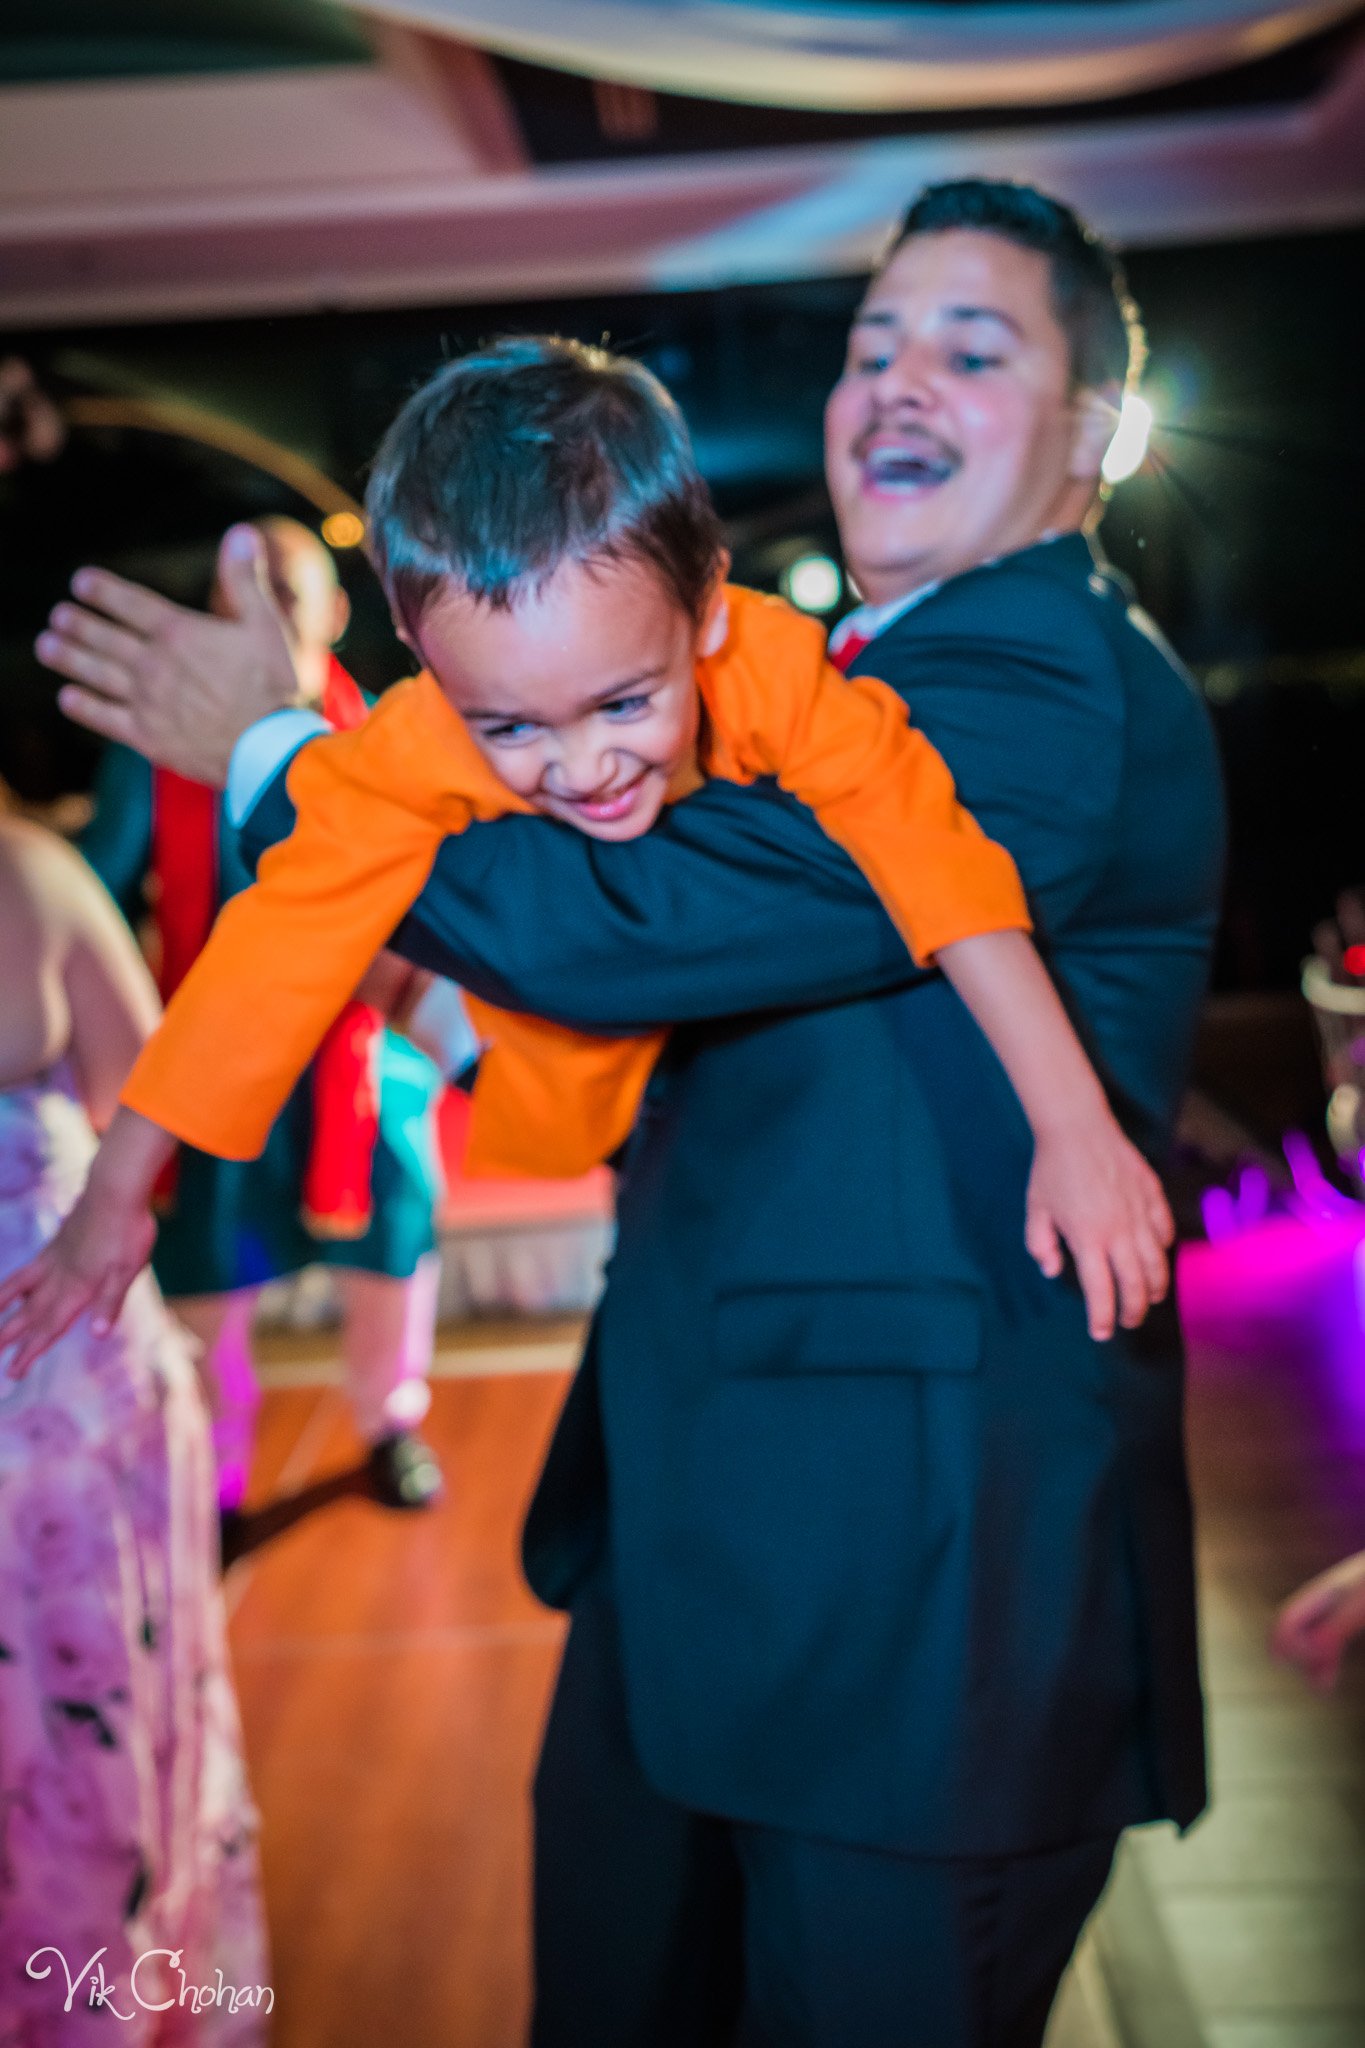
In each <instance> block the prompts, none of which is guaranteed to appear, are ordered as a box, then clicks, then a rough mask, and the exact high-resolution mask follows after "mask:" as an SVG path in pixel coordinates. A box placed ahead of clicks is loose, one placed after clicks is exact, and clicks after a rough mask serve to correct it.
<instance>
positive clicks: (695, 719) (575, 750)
mask: <svg viewBox="0 0 1365 2048" xmlns="http://www.w3.org/2000/svg"><path fill="white" fill-rule="evenodd" d="M726 625H727V620H726V615H725V599H724V593H723V590H722V588H721V584H720V577H719V575H718V577H717V581H716V587H715V589H714V591H713V594H712V597H711V599H710V601H709V603H708V605H707V609H706V612H705V615H704V617H703V619H702V621H701V624H700V626H699V625H698V623H697V622H696V620H694V619H693V618H692V617H691V616H690V615H689V614H688V612H687V611H685V610H684V609H683V607H682V606H681V605H680V604H679V603H678V600H677V598H676V597H675V596H674V595H673V593H672V592H671V591H670V589H669V588H668V586H667V584H666V583H665V582H664V580H663V578H662V577H661V576H660V575H659V573H658V571H657V570H655V569H654V568H652V567H651V566H650V564H649V563H647V562H642V561H640V560H638V559H634V558H631V557H627V558H625V559H624V560H621V561H612V560H609V559H608V560H599V561H596V562H592V563H588V564H584V563H581V562H573V561H566V562H564V563H561V565H560V567H559V568H558V569H556V570H555V572H554V574H553V575H552V576H551V577H549V579H548V580H547V581H546V582H545V583H543V584H542V585H541V586H540V588H539V589H538V590H535V589H533V590H528V591H526V592H524V593H523V594H521V595H519V596H517V597H515V598H514V600H513V602H512V604H511V606H510V608H508V609H506V610H500V609H495V608H494V607H493V606H492V605H489V604H486V603H481V602H479V601H478V600H477V599H474V598H472V597H470V596H469V595H468V593H467V592H466V591H464V590H462V589H461V588H460V587H459V586H458V585H457V584H454V583H452V584H451V585H450V587H449V589H448V590H446V591H443V592H442V593H441V595H440V596H439V597H437V598H435V599H434V600H433V601H432V603H431V604H429V605H428V607H427V609H426V610H425V612H424V613H423V615H422V621H421V627H420V631H419V633H418V636H417V638H418V642H419V644H418V645H417V646H416V647H415V649H414V651H415V652H416V653H417V654H419V655H420V656H421V659H422V660H423V661H424V662H425V664H426V666H427V667H428V668H429V669H430V670H431V672H432V674H433V675H434V676H435V678H436V680H437V682H438V683H439V684H440V686H441V689H442V690H443V692H444V693H445V695H446V697H447V698H448V699H449V701H450V703H451V704H453V705H454V707H455V709H456V710H457V711H458V712H459V713H460V715H461V716H462V717H463V719H464V721H465V723H466V725H467V726H468V727H469V730H470V732H471V733H472V735H473V737H474V741H475V744H476V745H477V746H478V749H479V751H480V753H481V754H483V756H484V758H485V759H486V760H487V761H488V762H489V764H490V766H491V767H492V768H493V770H494V772H495V774H496V775H497V776H498V777H499V778H500V779H501V780H502V781H503V782H505V783H506V784H507V787H508V788H509V789H511V790H513V791H515V793H516V794H517V795H518V796H520V797H524V798H525V799H526V800H527V801H528V802H529V803H531V804H533V805H534V806H535V808H536V810H538V811H543V812H544V813H545V815H546V816H547V817H551V818H559V819H561V820H562V821H563V822H564V823H565V824H566V825H573V826H574V827H576V829H577V830H578V831H580V832H586V833H588V834H589V835H590V836H591V837H592V838H594V839H638V838H639V836H640V835H641V833H643V832H648V830H649V828H650V826H651V825H653V823H654V822H655V820H656V818H657V817H658V815H659V812H660V810H661V809H662V807H663V804H664V802H665V800H666V799H668V798H669V797H672V796H679V795H681V794H683V793H685V791H686V790H687V789H688V788H689V787H691V786H692V785H693V783H694V782H695V779H696V748H697V736H698V728H699V723H700V715H701V713H700V698H699V696H698V692H697V683H696V675H695V664H696V662H697V660H698V658H699V657H700V656H702V655H706V654H713V653H715V652H716V651H717V650H718V649H719V647H720V646H721V645H722V644H723V642H724V639H725V632H726Z"/></svg>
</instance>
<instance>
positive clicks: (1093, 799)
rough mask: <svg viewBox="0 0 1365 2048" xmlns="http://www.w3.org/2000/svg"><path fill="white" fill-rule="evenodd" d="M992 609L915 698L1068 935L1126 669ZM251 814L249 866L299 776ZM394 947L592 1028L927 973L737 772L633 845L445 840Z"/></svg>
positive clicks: (970, 795) (1090, 854)
mask: <svg viewBox="0 0 1365 2048" xmlns="http://www.w3.org/2000/svg"><path fill="white" fill-rule="evenodd" d="M977 614H978V620H979V623H978V625H977V628H976V630H975V631H974V632H972V633H971V634H967V633H965V632H964V633H962V634H961V635H959V636H955V637H954V638H953V639H951V640H948V639H944V640H942V641H939V642H936V643H935V644H934V646H933V648H932V651H931V653H930V655H929V657H928V659H927V662H926V672H927V673H928V674H929V675H930V676H932V678H933V684H934V688H933V692H932V696H933V721H932V723H931V721H930V718H929V717H928V716H927V715H926V711H927V709H928V705H929V696H930V693H929V692H928V691H927V690H925V691H924V692H923V693H921V691H920V688H919V685H918V684H917V685H916V700H917V709H918V711H919V714H920V717H921V720H922V723H923V724H924V725H925V726H926V727H927V728H928V730H929V732H930V736H931V737H932V738H933V739H934V741H935V743H936V744H937V745H938V747H939V748H940V751H941V752H942V753H943V755H944V757H945V758H946V760H947V761H948V763H949V766H950V767H951V769H952V770H953V773H954V775H955V777H956V780H957V786H958V792H959V796H960V797H961V799H962V801H963V802H964V803H965V804H966V805H968V807H969V808H970V809H971V810H972V812H973V814H974V815H975V816H976V817H977V818H978V820H979V821H980V823H981V825H982V826H983V828H984V829H985V830H986V831H987V832H989V833H990V834H991V835H992V836H993V837H995V838H997V839H999V840H1000V841H1001V842H1002V843H1003V844H1004V845H1005V846H1007V847H1008V848H1009V850H1010V852H1011V854H1012V855H1013V856H1014V859H1015V861H1016V862H1017V864H1018V866H1019V869H1020V872H1021V874H1022V876H1023V880H1024V884H1025V887H1026V889H1027V892H1028V899H1029V905H1030V908H1031V910H1032V912H1033V915H1034V919H1035V922H1036V923H1037V925H1038V926H1039V927H1040V928H1041V929H1042V930H1044V931H1046V932H1048V933H1050V934H1054V935H1055V934H1057V933H1058V932H1061V931H1063V930H1064V929H1065V927H1066V925H1067V923H1068V921H1069V920H1070V919H1071V918H1072V917H1073V916H1074V915H1075V913H1076V910H1077V907H1078V905H1079V904H1080V903H1081V902H1082V901H1083V900H1084V898H1085V897H1086V896H1087V895H1088V894H1089V893H1090V892H1091V890H1093V888H1094V886H1095V881H1096V877H1097V875H1098V873H1099V872H1100V867H1101V863H1102V861H1103V859H1104V858H1105V856H1106V853H1107V849H1108V843H1109V832H1110V829H1111V819H1112V815H1113V802H1114V791H1115V788H1116V786H1117V782H1118V776H1119V769H1120V763H1121V758H1122V721H1121V718H1120V717H1119V716H1117V715H1116V712H1115V706H1114V689H1113V683H1112V677H1109V678H1108V679H1106V677H1105V676H1100V677H1099V678H1098V679H1097V677H1096V675H1095V674H1094V672H1093V670H1092V667H1091V664H1090V661H1089V650H1088V649H1087V648H1086V647H1085V645H1084V644H1082V645H1081V646H1080V648H1079V649H1078V648H1077V645H1076V643H1075V640H1074V636H1073V635H1072V634H1071V633H1070V632H1069V631H1068V630H1067V629H1066V622H1065V621H1061V620H1050V619H1049V618H1048V616H1047V615H1046V614H1045V613H1043V612H1042V611H1041V610H1040V608H1039V607H1037V606H1034V607H1033V609H1032V611H1031V612H1029V613H1022V612H1020V613H1019V614H1018V615H1017V616H1016V614H1015V613H1014V611H1013V610H1011V611H1010V613H1009V616H1008V617H1002V618H1001V619H1000V620H999V621H998V622H993V621H992V620H991V619H990V618H989V617H988V616H986V615H985V613H984V607H982V606H980V605H979V604H978V606H977ZM993 624H994V630H992V627H993ZM913 655H914V662H915V668H916V671H917V672H918V670H919V667H920V653H919V650H918V648H916V649H915V650H913ZM1111 666H1112V664H1111ZM1006 710H1008V713H1009V715H1008V716H1005V715H1003V714H1004V713H1005V711H1006ZM244 795H245V793H244ZM241 825H242V845H243V849H244V852H245V853H246V855H247V857H248V858H257V857H259V855H260V854H261V853H262V851H263V850H264V849H265V848H266V847H267V846H269V845H271V844H272V843H274V842H275V841H277V840H279V839H282V838H284V837H286V836H287V835H288V833H289V832H290V830H291V829H292V825H293V807H292V804H291V802H290V799H289V795H288V789H287V786H286V781H285V770H284V769H283V768H281V769H277V771H276V773H275V774H274V776H273V777H272V779H271V780H270V781H269V782H268V783H267V784H266V785H265V787H264V788H263V789H260V790H259V791H258V792H256V793H255V801H254V803H251V805H250V808H249V809H247V810H246V811H245V813H244V815H243V816H242V819H241ZM393 943H394V944H395V946H396V948H397V950H399V951H400V952H402V953H404V954H405V955H406V956H407V957H408V958H409V959H412V960H414V961H416V962H417V963H418V965H420V966H425V967H430V968H431V969H432V970H433V971H434V972H436V973H438V974H442V975H445V976H446V977H448V978H449V979H450V980H453V981H458V982H462V983H464V984H465V985H466V986H467V987H470V988H472V989H474V990H475V991H476V992H477V993H478V994H480V995H482V996H485V997H486V998H487V999H488V1000H489V1001H491V1002H496V1003H500V1004H502V1005H504V1006H505V1007H507V1008H510V1009H517V1010H528V1011H532V1012H534V1013H535V1014H536V1015H539V1016H548V1017H553V1018H556V1019H557V1020H558V1021H560V1022H561V1023H565V1024H573V1025H577V1026H578V1027H579V1028H580V1029H583V1030H588V1031H618V1030H619V1031H629V1030H645V1029H651V1028H653V1027H654V1026H656V1025H660V1024H668V1023H686V1022H690V1021H694V1020H700V1019H705V1018H720V1017H732V1016H743V1015H748V1014H753V1013H755V1012H761V1011H764V1010H769V1009H788V1008H804V1007H810V1006H817V1005H822V1004H825V1003H831V1002H842V1001H848V1000H852V999H856V998H858V997H862V996H867V995H871V994H874V993H876V992H877V991H879V990H886V989H891V988H896V987H904V986H906V985H908V984H909V983H912V982H914V981H916V980H918V979H920V978H921V976H920V974H919V972H918V971H917V970H916V969H915V968H914V966H913V965H912V963H911V962H910V960H909V959H908V957H907V955H906V951H905V944H904V941H903V939H902V938H901V937H900V935H899V934H898V933H897V931H896V928H895V926H894V925H893V924H892V922H891V920H890V918H889V917H888V916H887V914H886V912H885V911H884V910H883V908H882V906H881V904H880V903H879V902H878V899H877V896H876V894H875V892H874V891H873V890H872V888H871V887H870V886H869V884H868V882H867V881H866V879H865V878H864V877H863V876H862V875H861V874H860V873H859V871H858V869H857V867H856V866H855V864H854V863H853V861H852V860H850V858H849V857H848V855H847V854H846V853H845V852H844V851H843V849H842V848H841V847H838V846H836V845H835V844H834V843H833V842H832V841H831V840H830V838H829V837H828V835H827V834H826V833H825V832H824V831H822V829H821V827H820V826H819V824H818V823H817V822H816V820H815V818H814V817H813V816H812V815H811V813H810V812H809V811H808V810H807V809H806V808H805V807H804V806H803V805H801V804H799V803H797V802H795V801H794V800H793V799H792V798H791V797H789V796H787V795H786V794H785V793H783V792H780V791H777V790H774V789H772V788H770V787H767V786H764V785H760V786H758V787H756V788H752V789H741V788H738V787H736V786H735V785H734V784H731V783H727V782H722V781H714V782H711V783H708V784H707V786H706V787H705V788H704V789H702V790H700V791H698V792H697V794H696V795H694V796H690V797H687V798H685V799H684V800H683V801H682V802H681V803H678V804H675V805H673V806H672V807H671V808H670V809H669V810H668V811H667V812H666V813H665V814H664V816H663V817H662V818H661V819H660V821H659V823H658V824H657V825H656V826H655V827H654V828H653V830H652V831H650V832H649V833H647V834H646V835H645V836H644V837H643V838H642V839H637V840H632V841H629V842H627V843H625V844H622V845H610V844H607V843H604V842H602V841H599V840H593V839H589V838H587V837H585V836H584V835H583V834H582V833H577V832H574V831H572V830H570V829H569V828H568V827H567V826H562V825H559V824H556V823H555V822H554V821H552V820H550V819H545V818H507V819H504V820H502V821H500V822H499V823H497V824H496V825H475V826H473V827H472V828H471V829H470V830H469V831H468V832H466V833H463V834H462V835H461V836H460V837H459V838H456V839H447V840H446V841H445V842H444V843H443V844H442V846H441V848H440V851H439V852H438V854H437V857H436V862H435V865H434V867H433V869H432V873H431V876H430V878H429V880H428V882H427V886H426V888H425V889H424V890H423V892H422V894H421V896H420V898H419V899H418V901H417V902H416V903H415V904H414V905H413V908H412V910H411V912H410V913H409V915H408V916H407V917H406V918H404V920H403V922H402V924H401V925H400V926H399V927H398V930H397V932H396V934H395V936H394V941H393Z"/></svg>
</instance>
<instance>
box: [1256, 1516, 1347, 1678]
mask: <svg viewBox="0 0 1365 2048" xmlns="http://www.w3.org/2000/svg"><path fill="white" fill-rule="evenodd" d="M1362 1633H1365V1550H1360V1551H1357V1552H1356V1554H1355V1556H1354V1557H1347V1558H1343V1559H1342V1561H1341V1563H1340V1564H1334V1565H1333V1566H1332V1567H1331V1569H1330V1571H1325V1572H1320V1573H1319V1574H1318V1576H1317V1578H1315V1579H1310V1580H1309V1581H1308V1584H1307V1585H1306V1586H1300V1588H1299V1590H1298V1592H1297V1593H1295V1594H1293V1595H1291V1597H1290V1598H1289V1599H1288V1600H1286V1601H1285V1603H1284V1606H1283V1607H1282V1608H1281V1609H1280V1612H1279V1615H1278V1617H1277V1619H1276V1622H1275V1626H1274V1629H1273V1630H1272V1631H1271V1636H1270V1649H1271V1654H1272V1656H1275V1657H1278V1658H1279V1659H1280V1661H1281V1662H1282V1663H1284V1664H1296V1665H1297V1666H1298V1668H1299V1670H1300V1671H1301V1672H1302V1673H1303V1675H1304V1677H1305V1678H1306V1679H1307V1680H1308V1683H1309V1684H1310V1685H1311V1686H1314V1687H1315V1688H1316V1689H1317V1691H1318V1692H1329V1691H1330V1690H1331V1688H1332V1687H1333V1686H1334V1685H1335V1684H1336V1682H1337V1675H1338V1673H1339V1672H1340V1670H1341V1656H1342V1652H1343V1650H1344V1649H1345V1648H1346V1645H1347V1644H1348V1643H1349V1642H1350V1641H1351V1638H1352V1637H1353V1636H1358V1635H1360V1634H1362Z"/></svg>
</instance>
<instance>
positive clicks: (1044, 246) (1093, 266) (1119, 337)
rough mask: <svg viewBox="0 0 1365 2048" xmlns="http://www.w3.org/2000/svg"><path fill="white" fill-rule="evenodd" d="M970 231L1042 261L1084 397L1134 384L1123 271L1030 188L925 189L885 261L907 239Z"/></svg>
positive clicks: (1135, 323) (969, 183)
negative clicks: (1033, 253) (1105, 388)
mask: <svg viewBox="0 0 1365 2048" xmlns="http://www.w3.org/2000/svg"><path fill="white" fill-rule="evenodd" d="M951 228H976V229H979V230H981V231H982V232H983V233H985V234H988V235H1000V236H1002V237H1003V239H1004V240H1005V241H1007V242H1016V243H1018V245H1019V246H1020V247H1021V248H1023V249H1036V250H1037V251H1038V253H1039V254H1040V255H1042V256H1046V258H1047V259H1048V263H1049V265H1050V266H1051V271H1052V305H1053V310H1054V311H1055V313H1056V315H1057V319H1058V322H1059V324H1060V326H1061V327H1062V330H1063V332H1064V333H1065V335H1066V337H1067V340H1068V341H1069V342H1070V344H1071V374H1072V377H1073V378H1074V379H1075V381H1076V383H1077V384H1079V385H1082V386H1084V387H1085V388H1086V389H1089V390H1098V389H1099V388H1101V387H1102V386H1103V385H1105V384H1119V385H1122V386H1123V387H1124V388H1125V389H1126V388H1127V386H1128V385H1129V384H1130V383H1136V382H1137V379H1138V376H1139V375H1140V373H1141V370H1142V365H1143V362H1144V360H1145V358H1146V353H1147V343H1146V337H1145V336H1144V334H1143V331H1142V319H1141V316H1140V314H1139V313H1138V309H1137V307H1136V305H1135V304H1134V302H1133V300H1132V298H1131V297H1130V296H1129V292H1128V284H1127V280H1126V279H1125V277H1124V274H1123V265H1122V264H1121V263H1120V262H1119V259H1118V257H1117V256H1116V255H1115V254H1114V252H1113V250H1112V249H1111V248H1109V247H1108V245H1107V244H1106V243H1104V242H1102V241H1101V240H1100V238H1099V236H1098V235H1097V234H1095V233H1094V232H1093V230H1092V229H1090V228H1088V227H1086V225H1085V224H1084V222H1083V221H1081V220H1080V219H1079V218H1078V217H1077V215H1076V214H1074V213H1073V212H1072V211H1071V208H1070V207H1069V206H1064V205H1063V204H1062V202H1061V200H1060V199H1051V198H1049V196H1048V195H1047V193H1046V192H1039V191H1037V190H1035V188H1034V187H1033V186H1032V185H1014V184H1008V183H1006V182H1004V181H1003V180H995V179H990V178H958V179H954V180H953V181H952V182H951V183H949V184H944V185H927V186H926V187H925V189H924V191H923V192H921V193H920V195H919V197H918V199H916V200H915V202H914V204H913V205H912V206H911V208H910V211H909V212H908V213H907V214H906V216H905V218H904V220H903V221H902V222H901V224H900V226H899V228H898V229H897V230H896V235H895V239H894V240H893V242H892V244H891V247H890V248H889V249H888V250H887V260H889V259H890V258H891V257H892V256H894V254H895V253H896V251H897V249H899V248H900V247H901V245H902V243H904V242H908V241H909V240H910V238H911V236H912V235H939V234H945V233H947V232H948V230H949V229H951Z"/></svg>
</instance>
